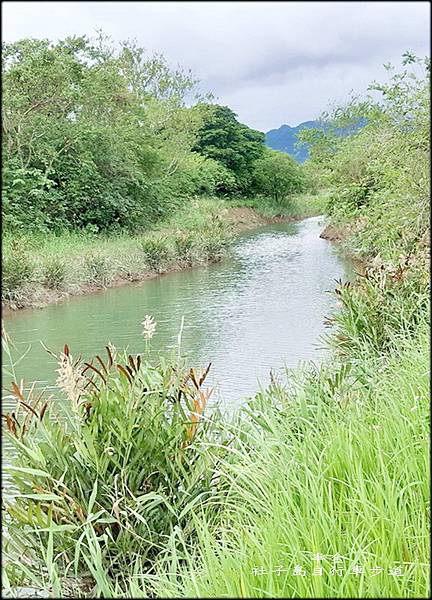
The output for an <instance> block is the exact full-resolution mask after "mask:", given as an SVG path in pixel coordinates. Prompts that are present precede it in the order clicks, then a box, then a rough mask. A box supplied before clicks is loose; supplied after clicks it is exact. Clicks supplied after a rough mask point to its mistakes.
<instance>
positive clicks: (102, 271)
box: [84, 252, 110, 286]
mask: <svg viewBox="0 0 432 600" xmlns="http://www.w3.org/2000/svg"><path fill="white" fill-rule="evenodd" d="M84 270H85V278H86V281H87V282H88V283H89V284H92V285H102V286H104V285H106V284H107V283H108V280H109V276H110V267H109V263H108V259H107V258H106V257H105V256H103V255H102V254H98V253H96V252H92V253H90V254H87V256H85V258H84Z"/></svg>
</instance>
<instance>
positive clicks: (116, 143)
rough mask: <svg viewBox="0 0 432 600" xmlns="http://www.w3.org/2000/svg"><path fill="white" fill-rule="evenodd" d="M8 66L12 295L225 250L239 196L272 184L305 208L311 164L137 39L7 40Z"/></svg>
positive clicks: (278, 202)
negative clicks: (298, 197) (268, 139)
mask: <svg viewBox="0 0 432 600" xmlns="http://www.w3.org/2000/svg"><path fill="white" fill-rule="evenodd" d="M2 75H3V107H2V123H3V135H2V140H3V141H2V144H3V233H4V241H3V255H4V259H3V265H2V272H3V287H2V290H3V292H2V294H3V295H2V300H3V302H4V303H5V305H6V306H9V307H11V308H21V307H24V306H29V305H30V306H31V305H35V304H40V303H44V302H46V301H49V300H52V299H56V298H58V297H60V296H62V295H65V294H68V293H79V292H80V291H88V290H89V288H91V287H98V286H107V285H110V284H112V283H114V282H118V281H119V280H121V279H125V280H131V279H132V280H133V279H136V278H139V277H142V276H145V274H146V272H148V271H149V270H155V269H156V271H163V270H166V269H167V268H172V267H173V266H176V267H179V266H185V265H189V264H196V263H199V262H205V261H208V260H218V259H219V258H220V257H221V255H222V254H223V252H224V249H225V248H226V245H227V238H228V237H229V231H228V227H227V225H229V223H225V222H224V221H223V220H222V218H221V217H222V216H223V215H224V214H225V211H224V207H225V203H226V202H227V201H229V200H230V199H233V198H235V199H236V203H237V205H238V203H239V201H240V202H241V200H242V199H247V198H253V197H255V196H257V195H259V196H260V197H261V198H262V202H260V203H256V204H255V207H257V206H261V205H262V206H265V207H269V206H270V205H272V211H273V214H281V213H283V212H284V210H288V212H291V213H292V212H293V205H292V203H290V202H288V203H287V198H288V197H290V196H291V197H292V196H293V195H294V194H296V193H299V192H304V191H306V190H307V187H308V183H307V176H306V173H305V172H304V171H303V170H302V168H301V167H300V166H299V165H297V164H296V162H295V161H294V160H293V159H292V158H290V157H289V156H288V155H283V154H281V153H277V152H274V151H271V150H269V149H268V148H266V147H265V145H264V134H263V133H261V132H259V131H255V130H253V129H250V128H249V127H247V126H246V125H243V124H241V123H239V122H238V121H237V119H236V115H235V114H234V113H233V111H232V110H231V109H229V108H228V107H224V106H219V105H217V104H214V103H212V102H211V100H212V99H211V96H210V95H207V96H200V95H198V94H197V93H196V84H197V81H196V80H195V79H194V78H193V77H192V76H191V74H190V73H189V72H185V71H183V70H182V69H178V70H172V69H170V68H169V67H168V65H167V63H166V61H165V59H164V58H163V57H162V56H160V55H153V56H151V55H148V54H147V53H146V52H145V51H144V50H143V49H142V48H139V47H138V46H137V45H136V43H135V42H133V41H128V42H125V43H124V44H122V45H121V47H120V49H119V50H116V49H115V48H114V45H113V44H112V42H110V40H109V39H107V38H106V37H105V36H104V35H103V34H102V33H100V34H99V35H98V37H97V39H96V40H89V39H87V38H85V37H71V38H67V39H65V40H62V41H59V42H57V43H55V44H53V43H50V42H49V41H48V40H33V39H26V40H21V41H20V42H17V43H14V44H5V45H4V47H3V61H2ZM201 197H212V198H213V204H212V200H211V199H207V200H202V201H200V200H199V199H200V198H201ZM287 205H288V208H287ZM306 210H307V211H310V206H307V209H306ZM302 214H303V210H301V211H300V214H299V216H301V215H302ZM252 216H254V215H252ZM227 220H228V221H229V218H228V219H227ZM263 222H265V221H263ZM162 238H166V239H162ZM159 255H160V260H159V258H158V257H159ZM156 263H157V264H156Z"/></svg>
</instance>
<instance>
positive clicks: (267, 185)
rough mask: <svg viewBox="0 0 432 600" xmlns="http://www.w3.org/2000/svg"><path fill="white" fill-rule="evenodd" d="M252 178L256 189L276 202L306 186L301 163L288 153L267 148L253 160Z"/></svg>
mask: <svg viewBox="0 0 432 600" xmlns="http://www.w3.org/2000/svg"><path fill="white" fill-rule="evenodd" d="M253 179H254V187H255V189H256V191H257V192H258V193H260V194H263V195H266V196H270V197H272V198H273V199H274V200H276V202H280V201H281V200H283V199H284V198H286V197H287V196H289V195H290V194H293V193H295V192H300V191H302V190H303V189H305V187H306V180H305V176H304V175H303V173H302V168H301V165H299V164H298V163H296V161H295V160H294V159H293V158H292V157H291V156H289V154H285V153H283V152H278V151H277V150H270V149H267V148H266V149H265V153H264V156H263V157H262V158H260V159H258V160H257V161H256V162H255V165H254V174H253Z"/></svg>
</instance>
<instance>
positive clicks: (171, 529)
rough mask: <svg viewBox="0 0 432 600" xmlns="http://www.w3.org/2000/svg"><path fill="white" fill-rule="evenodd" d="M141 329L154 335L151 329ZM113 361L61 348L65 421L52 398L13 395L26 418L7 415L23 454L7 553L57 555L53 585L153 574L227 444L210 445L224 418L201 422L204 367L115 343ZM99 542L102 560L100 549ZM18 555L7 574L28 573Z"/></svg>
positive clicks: (218, 437) (209, 486) (206, 492)
mask: <svg viewBox="0 0 432 600" xmlns="http://www.w3.org/2000/svg"><path fill="white" fill-rule="evenodd" d="M143 325H144V327H145V331H144V335H145V337H146V338H147V340H148V339H149V338H150V337H151V336H152V335H153V333H154V323H153V322H151V319H150V320H149V319H147V321H145V322H144V323H143ZM107 355H108V357H107V358H106V359H102V358H101V357H97V358H96V359H95V361H94V362H93V361H91V363H85V364H84V363H82V362H80V361H79V360H78V361H73V360H72V356H71V355H70V354H69V350H68V348H67V346H65V349H64V352H63V353H62V354H61V355H60V356H59V357H58V360H59V379H58V384H59V386H60V387H61V389H62V390H63V392H64V394H65V396H66V400H67V406H66V407H65V408H64V410H66V415H64V416H63V417H62V418H60V419H59V418H58V414H57V411H56V409H55V404H54V403H49V404H46V403H45V404H43V405H40V406H37V404H35V400H34V399H32V398H31V397H26V398H25V399H24V397H23V394H22V392H21V391H20V390H19V388H18V387H15V388H14V390H15V394H16V396H17V399H18V401H19V403H20V405H21V407H22V408H23V410H24V412H23V413H21V411H19V413H18V414H16V415H14V418H12V417H10V418H9V419H8V420H7V425H8V428H9V433H10V438H11V440H12V442H13V443H14V444H15V445H16V446H17V448H18V449H19V453H20V456H21V458H20V459H19V460H17V461H16V462H15V463H14V466H13V467H10V468H9V471H10V473H11V476H12V481H13V486H14V490H15V492H14V494H13V495H14V500H13V502H8V501H7V502H6V510H7V511H8V513H9V515H10V516H11V517H12V519H13V523H12V524H11V526H10V530H9V533H10V535H11V536H12V543H11V544H9V543H8V546H7V551H8V552H10V553H11V554H12V555H13V553H14V552H18V553H19V556H20V557H21V559H22V557H23V556H25V561H27V560H29V561H30V562H31V564H32V569H33V568H35V569H37V566H36V565H38V564H39V565H40V568H41V572H42V569H43V565H44V564H45V560H46V554H45V551H46V548H48V549H49V548H51V550H48V552H50V551H51V557H52V558H53V559H54V562H53V564H52V565H51V566H52V569H53V571H52V572H51V575H52V576H53V577H52V579H51V581H52V582H53V583H54V585H55V583H56V579H57V582H58V581H59V579H60V578H63V577H70V578H73V576H74V574H75V575H80V576H81V575H83V573H85V572H86V571H88V570H90V574H91V576H92V578H93V580H96V581H98V580H99V579H98V575H99V577H105V578H106V577H112V578H115V577H116V576H117V575H119V574H121V573H122V572H123V570H124V569H127V568H128V567H129V566H130V564H131V563H132V562H134V561H135V560H138V559H139V560H140V561H141V564H142V565H147V567H148V568H149V567H150V562H149V561H151V560H154V558H155V557H156V556H157V555H158V553H159V552H160V551H161V550H162V549H163V548H165V547H166V546H167V545H171V546H172V547H174V546H176V545H177V544H178V543H179V540H180V539H181V540H183V543H184V541H186V540H189V539H190V538H191V536H193V535H194V520H193V518H192V516H193V515H194V514H196V513H197V512H198V511H199V506H200V505H201V504H202V503H203V502H204V501H205V500H208V499H209V497H210V496H211V495H212V493H213V486H214V466H215V464H216V462H217V460H218V456H219V455H220V453H221V450H222V449H223V448H222V447H221V446H216V445H212V444H211V443H212V442H213V443H214V442H216V441H219V442H220V441H222V439H223V433H222V431H221V429H220V428H219V425H218V419H217V411H216V412H215V411H213V416H212V417H205V416H204V410H205V405H206V402H207V399H208V397H209V394H210V392H209V390H205V389H204V387H203V383H204V380H205V377H206V374H207V371H208V370H207V371H204V372H196V371H195V370H194V369H189V370H186V369H185V366H184V364H183V363H179V362H176V361H171V360H161V361H160V362H159V363H158V364H157V365H153V364H151V363H149V362H148V361H147V360H146V359H145V358H144V357H143V355H138V356H118V355H117V352H116V350H115V348H113V347H108V348H107ZM90 382H92V383H90ZM65 416H66V418H65ZM94 544H96V546H95V547H100V548H101V554H98V555H95V554H93V553H92V548H93V546H94ZM100 545H101V546H100ZM173 545H174V546H173ZM54 557H55V558H54ZM21 559H20V561H17V562H16V563H15V566H14V565H13V564H12V563H11V564H10V569H9V576H10V577H20V576H21V577H22V576H24V577H25V576H26V573H27V569H26V568H25V567H24V569H23V570H21V571H20V567H19V564H20V563H21V562H22V560H21ZM25 561H24V562H25ZM99 569H100V573H99V574H98V573H97V570H99ZM83 582H85V578H84V579H81V583H83ZM29 583H31V582H29Z"/></svg>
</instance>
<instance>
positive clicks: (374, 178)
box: [308, 53, 430, 260]
mask: <svg viewBox="0 0 432 600" xmlns="http://www.w3.org/2000/svg"><path fill="white" fill-rule="evenodd" d="M402 62H403V69H402V70H401V71H400V72H397V71H396V69H395V68H394V67H391V66H390V65H387V66H386V68H387V70H388V72H389V79H388V83H386V84H378V83H374V84H372V85H371V89H372V90H374V91H375V93H376V94H375V97H369V98H367V99H366V100H362V99H359V98H353V99H352V100H351V102H350V103H349V104H348V105H347V106H345V107H342V108H340V109H337V110H336V111H335V112H334V113H333V114H332V115H330V117H329V119H330V122H331V123H332V124H333V125H332V126H333V130H336V129H337V127H338V126H339V127H340V125H341V124H343V123H346V122H347V121H350V120H351V121H355V120H358V119H359V117H366V121H365V123H366V124H365V126H364V127H362V128H361V129H359V130H357V131H356V132H355V133H354V134H353V135H351V136H349V137H346V138H340V137H339V138H338V137H337V136H335V135H333V136H332V135H331V129H330V128H328V129H327V131H326V136H324V137H323V136H322V135H321V136H317V137H316V139H315V145H314V141H313V139H311V140H310V143H311V144H312V150H311V161H310V162H311V165H310V166H309V169H312V170H313V167H315V169H316V171H317V172H319V173H320V174H321V176H323V173H325V181H326V183H327V185H328V186H330V187H331V190H332V192H331V199H330V201H329V203H328V209H329V213H330V216H331V218H332V220H333V221H334V222H336V223H337V222H339V223H341V224H345V225H346V224H348V225H349V224H350V223H351V225H352V227H351V230H350V232H351V235H350V240H349V241H348V242H347V243H348V244H349V245H350V246H351V249H354V251H357V252H358V253H359V254H360V255H361V256H363V257H367V256H374V255H375V254H376V253H377V252H379V253H380V254H381V255H383V256H384V257H386V258H390V257H391V256H393V258H394V259H395V260H397V258H398V255H399V254H401V253H405V254H406V253H409V252H412V251H413V249H414V248H415V246H416V244H417V243H418V241H419V240H420V239H421V237H422V236H423V235H424V234H425V232H426V231H427V229H428V227H429V210H430V175H429V168H430V125H429V123H430V119H429V113H430V97H429V73H430V66H429V61H428V60H424V61H422V60H420V59H418V58H416V57H414V56H413V55H411V54H409V53H406V54H405V55H404V58H403V61H402ZM423 72H424V73H425V75H423ZM377 93H378V94H379V96H378V95H377ZM308 133H310V132H308Z"/></svg>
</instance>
